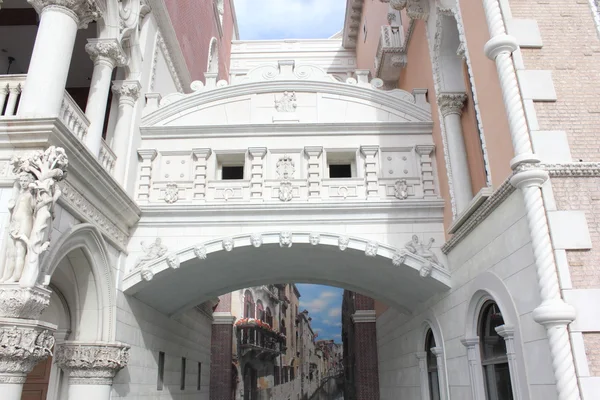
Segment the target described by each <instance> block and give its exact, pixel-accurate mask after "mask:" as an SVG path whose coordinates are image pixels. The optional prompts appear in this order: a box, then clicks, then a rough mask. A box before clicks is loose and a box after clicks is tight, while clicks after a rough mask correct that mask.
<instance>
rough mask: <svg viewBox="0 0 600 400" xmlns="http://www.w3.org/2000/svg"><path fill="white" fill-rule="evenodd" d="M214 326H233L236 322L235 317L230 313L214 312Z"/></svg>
mask: <svg viewBox="0 0 600 400" xmlns="http://www.w3.org/2000/svg"><path fill="white" fill-rule="evenodd" d="M212 318H213V323H212V324H213V325H232V326H233V323H234V322H235V317H234V316H233V315H231V313H230V312H220V311H217V312H214V313H213V315H212Z"/></svg>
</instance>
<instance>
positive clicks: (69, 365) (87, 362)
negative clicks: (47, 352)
mask: <svg viewBox="0 0 600 400" xmlns="http://www.w3.org/2000/svg"><path fill="white" fill-rule="evenodd" d="M129 348H130V347H129V346H128V345H126V344H123V343H103V344H95V343H78V342H65V343H63V344H61V345H59V346H58V348H57V349H56V354H55V358H54V359H55V362H56V365H58V366H59V367H60V368H61V369H62V370H64V371H66V372H69V383H70V384H75V385H112V380H113V378H114V377H115V375H116V374H117V372H119V371H120V370H121V369H123V368H125V367H126V366H127V363H128V362H129Z"/></svg>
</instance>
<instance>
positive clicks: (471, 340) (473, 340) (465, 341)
mask: <svg viewBox="0 0 600 400" xmlns="http://www.w3.org/2000/svg"><path fill="white" fill-rule="evenodd" d="M460 342H461V343H462V345H463V346H465V347H466V348H468V349H471V348H473V347H476V346H479V337H477V336H475V337H464V338H462V339H460Z"/></svg>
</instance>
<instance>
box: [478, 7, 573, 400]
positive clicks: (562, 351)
mask: <svg viewBox="0 0 600 400" xmlns="http://www.w3.org/2000/svg"><path fill="white" fill-rule="evenodd" d="M483 7H484V11H485V16H486V19H487V23H488V28H489V31H490V37H491V39H490V40H489V41H488V42H487V43H486V45H485V46H484V52H485V54H486V56H487V57H488V58H489V59H490V60H493V61H495V62H496V70H497V71H498V77H499V79H500V87H501V89H502V98H503V100H504V107H505V108H506V115H507V117H508V126H509V129H510V135H511V139H512V144H513V149H514V153H515V158H513V159H512V161H511V167H512V169H513V171H514V175H513V177H512V179H511V184H512V185H513V186H514V187H516V188H518V189H520V190H521V191H522V193H523V198H524V203H525V210H526V213H527V223H528V225H529V234H530V236H531V246H532V248H533V255H534V260H535V266H536V272H537V278H538V285H539V289H540V297H541V300H542V303H541V304H540V305H539V306H538V307H537V308H536V309H535V310H534V311H533V319H534V320H535V321H536V322H537V323H539V324H541V325H543V326H544V327H545V328H546V334H547V335H548V342H549V345H550V356H551V358H552V369H553V371H554V378H555V379H556V389H557V392H558V399H559V400H578V399H579V398H580V394H579V386H578V384H577V375H576V373H575V363H574V361H573V350H572V348H571V342H570V340H569V332H568V329H567V327H568V325H569V324H570V323H571V322H573V320H574V319H575V316H576V314H575V309H574V308H573V307H572V306H570V305H569V304H567V303H565V301H564V300H563V299H562V296H561V291H560V284H559V281H558V273H557V268H556V261H555V259H554V249H553V247H552V242H551V241H550V229H549V226H548V221H547V217H546V206H545V204H544V200H543V197H542V185H543V184H544V182H546V180H548V173H547V172H546V171H545V170H543V169H541V168H540V167H539V163H540V161H539V159H538V158H537V157H536V156H535V155H534V154H533V148H532V145H531V137H530V135H529V128H528V126H527V122H526V119H525V109H524V107H523V102H522V96H521V92H520V89H519V84H518V81H517V74H516V70H515V66H514V64H513V60H512V53H513V52H514V51H515V50H517V49H518V48H519V45H518V44H517V40H516V39H515V38H514V37H512V36H510V35H507V34H506V27H505V26H504V19H503V16H502V12H501V10H500V4H499V2H498V0H483Z"/></svg>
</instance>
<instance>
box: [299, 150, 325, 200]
mask: <svg viewBox="0 0 600 400" xmlns="http://www.w3.org/2000/svg"><path fill="white" fill-rule="evenodd" d="M304 153H306V155H307V156H308V200H309V201H311V200H321V161H320V160H319V158H320V157H321V154H322V153H323V147H320V146H319V147H317V146H307V147H305V148H304Z"/></svg>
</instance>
